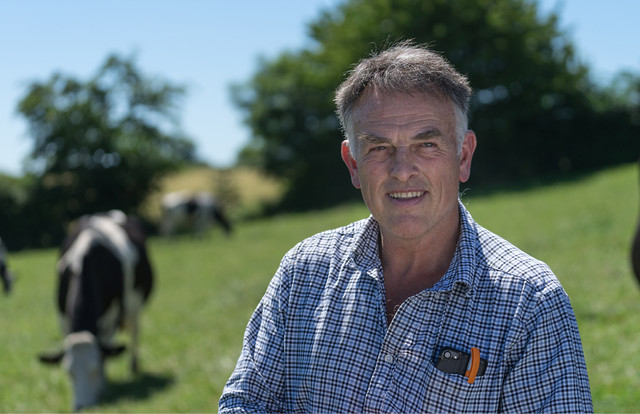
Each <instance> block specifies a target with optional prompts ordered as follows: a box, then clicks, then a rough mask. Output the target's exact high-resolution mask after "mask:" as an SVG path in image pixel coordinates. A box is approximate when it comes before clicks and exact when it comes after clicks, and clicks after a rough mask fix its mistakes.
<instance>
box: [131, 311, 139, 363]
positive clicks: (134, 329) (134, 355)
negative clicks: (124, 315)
mask: <svg viewBox="0 0 640 414" xmlns="http://www.w3.org/2000/svg"><path fill="white" fill-rule="evenodd" d="M138 333H139V327H138V319H137V318H133V321H131V373H132V374H134V375H136V374H138V372H139V369H140V367H139V365H138Z"/></svg>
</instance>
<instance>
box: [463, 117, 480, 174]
mask: <svg viewBox="0 0 640 414" xmlns="http://www.w3.org/2000/svg"><path fill="white" fill-rule="evenodd" d="M476 145H477V141H476V134H475V132H473V131H472V130H470V129H469V130H467V132H465V134H464V141H463V142H462V149H461V150H460V182H461V183H464V182H467V180H468V179H469V176H471V159H472V158H473V152H474V151H475V150H476Z"/></svg>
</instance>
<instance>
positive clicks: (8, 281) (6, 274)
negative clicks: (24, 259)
mask: <svg viewBox="0 0 640 414" xmlns="http://www.w3.org/2000/svg"><path fill="white" fill-rule="evenodd" d="M0 279H2V286H3V290H4V293H5V294H9V292H11V286H12V285H13V275H12V274H11V272H10V271H9V268H8V267H7V249H6V248H5V247H4V244H3V243H2V240H1V239H0Z"/></svg>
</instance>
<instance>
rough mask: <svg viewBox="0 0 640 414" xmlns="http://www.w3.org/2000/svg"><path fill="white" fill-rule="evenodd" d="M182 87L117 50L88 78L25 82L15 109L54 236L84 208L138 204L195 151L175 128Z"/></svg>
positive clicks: (39, 210)
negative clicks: (29, 142) (22, 124)
mask: <svg viewBox="0 0 640 414" xmlns="http://www.w3.org/2000/svg"><path fill="white" fill-rule="evenodd" d="M184 92H185V91H184V88H182V87H180V86H176V85H173V84H171V83H169V82H168V81H165V80H161V79H156V78H151V77H146V76H144V75H143V74H142V73H141V71H140V70H139V69H138V68H137V67H136V66H135V65H134V62H133V60H132V59H126V58H122V57H119V56H117V55H112V56H110V57H108V58H107V59H106V61H105V62H104V64H103V65H102V66H101V67H100V68H99V70H98V71H97V73H96V75H95V76H94V77H92V78H90V79H89V80H88V81H86V82H82V81H79V80H77V79H74V78H72V77H69V76H63V75H61V74H54V75H53V76H52V77H51V78H50V79H49V80H48V81H46V82H33V83H32V84H31V85H30V86H29V88H28V92H27V93H26V95H25V96H24V97H23V98H22V99H21V100H20V102H19V104H18V111H19V113H20V114H22V115H23V116H24V117H25V118H26V119H27V121H28V124H29V131H30V135H31V137H32V138H33V141H34V145H33V148H32V150H31V153H30V162H29V164H28V165H29V167H28V168H29V170H30V172H31V173H32V174H34V175H35V176H36V177H37V180H36V184H35V185H34V187H33V190H32V191H33V193H32V195H31V197H32V202H33V204H34V205H33V206H32V208H33V209H34V210H35V211H32V212H31V213H32V214H34V215H36V216H38V217H39V218H40V219H41V220H42V221H43V226H44V227H48V228H49V231H50V233H51V234H53V236H52V237H53V239H57V238H58V236H59V227H60V223H64V222H66V221H68V220H70V219H73V218H75V217H77V216H79V215H82V214H86V213H94V212H97V211H105V210H109V209H113V208H118V209H122V210H124V211H126V212H136V209H137V207H138V206H139V205H140V204H141V202H142V201H143V200H144V199H145V198H146V197H147V195H148V194H149V193H150V192H152V191H153V190H155V189H156V188H157V183H158V179H159V178H160V177H161V176H162V175H164V174H166V173H167V172H169V171H171V170H172V169H174V168H175V167H176V166H177V165H178V164H179V163H181V162H184V161H185V160H192V159H193V152H194V146H193V144H192V143H191V142H190V141H189V140H188V139H186V138H185V137H183V136H181V135H180V134H179V133H178V132H176V131H177V122H176V121H177V118H176V110H177V107H178V104H179V103H180V99H181V98H182V96H183V95H184ZM41 206H46V207H41ZM55 223H58V224H55ZM56 229H58V230H56Z"/></svg>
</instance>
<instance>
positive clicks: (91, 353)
mask: <svg viewBox="0 0 640 414" xmlns="http://www.w3.org/2000/svg"><path fill="white" fill-rule="evenodd" d="M124 350H125V347H124V346H122V345H120V346H116V347H105V346H100V345H99V344H98V340H97V339H96V337H95V336H94V335H93V334H91V333H90V332H86V331H85V332H74V333H71V334H69V335H67V336H66V337H65V339H64V349H63V350H62V351H59V352H55V353H51V354H41V355H40V356H39V358H40V361H42V362H44V363H50V364H57V363H59V362H62V367H63V368H64V370H65V371H67V373H68V374H69V376H70V377H71V381H72V383H73V409H74V411H79V410H81V409H82V408H85V407H89V406H92V405H95V404H97V402H98V397H99V396H100V393H101V392H102V390H103V389H104V386H105V376H104V359H105V358H108V357H111V356H115V355H119V354H120V353H122V351H124Z"/></svg>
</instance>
